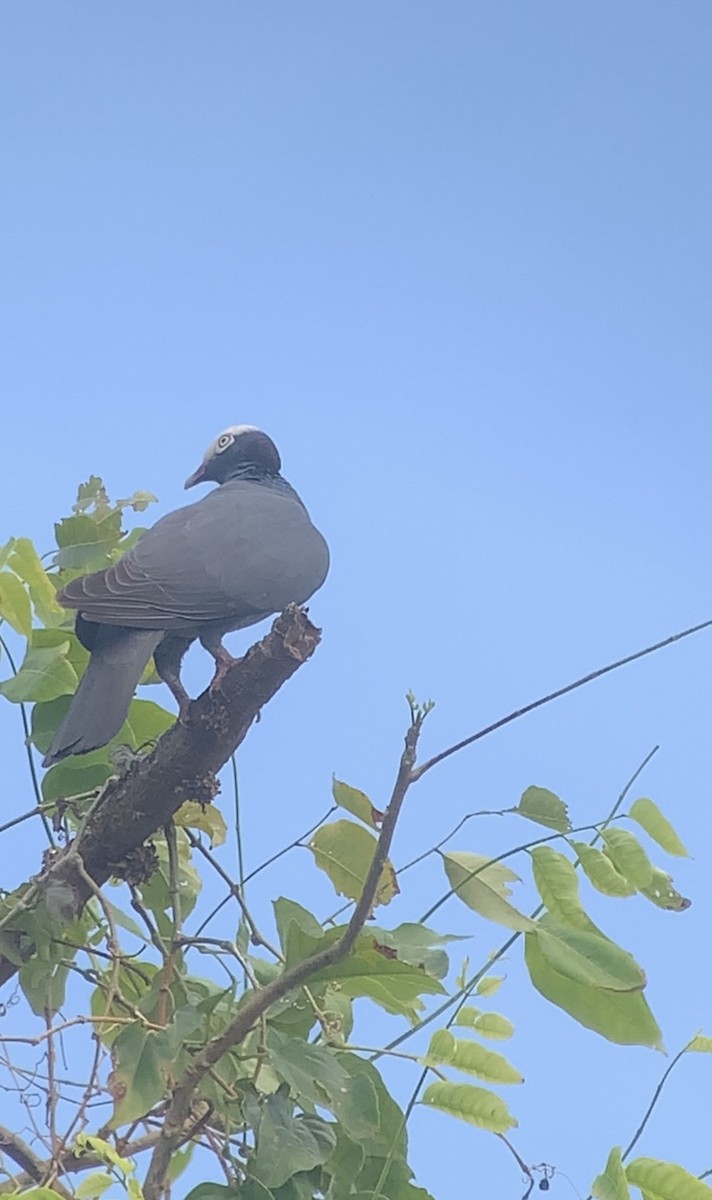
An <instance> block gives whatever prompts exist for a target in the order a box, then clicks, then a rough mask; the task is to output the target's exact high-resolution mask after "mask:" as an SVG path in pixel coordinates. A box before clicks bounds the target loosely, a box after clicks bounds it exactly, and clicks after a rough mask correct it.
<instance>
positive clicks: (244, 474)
mask: <svg viewBox="0 0 712 1200" xmlns="http://www.w3.org/2000/svg"><path fill="white" fill-rule="evenodd" d="M237 481H240V482H247V483H261V484H262V485H263V487H268V488H274V490H275V491H276V492H282V493H283V494H284V495H285V496H291V497H293V499H295V500H299V496H298V495H297V493H296V492H295V490H294V488H293V487H292V485H291V483H287V480H286V479H284V477H283V476H282V475H280V474H279V472H278V473H277V474H274V473H273V472H271V471H266V470H265V468H264V467H261V466H259V465H258V464H257V463H240V464H239V466H236V467H235V469H234V470H232V471H231V472H230V474H229V475H227V476H226V478H225V479H224V480H223V483H224V484H225V483H236V482H237ZM299 503H300V504H301V500H299Z"/></svg>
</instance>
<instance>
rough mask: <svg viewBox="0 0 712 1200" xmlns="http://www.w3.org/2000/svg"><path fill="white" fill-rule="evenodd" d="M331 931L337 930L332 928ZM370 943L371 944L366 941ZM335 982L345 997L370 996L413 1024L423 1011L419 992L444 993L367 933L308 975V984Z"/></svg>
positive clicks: (421, 973)
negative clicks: (350, 948)
mask: <svg viewBox="0 0 712 1200" xmlns="http://www.w3.org/2000/svg"><path fill="white" fill-rule="evenodd" d="M333 933H334V934H338V933H340V931H339V930H334V931H333ZM369 943H370V944H369ZM321 981H325V982H328V983H335V982H338V983H339V986H340V988H341V991H342V992H344V993H345V994H346V995H347V996H350V997H352V998H353V997H355V996H369V997H370V998H371V999H372V1000H374V1001H375V1002H376V1004H378V1005H380V1006H381V1008H385V1010H386V1012H390V1013H394V1014H397V1015H401V1016H405V1017H407V1018H408V1020H410V1021H412V1022H413V1023H414V1024H415V1022H416V1021H417V1019H418V1014H419V1013H420V1012H421V1011H422V1008H423V1003H422V1001H421V1000H420V999H419V997H420V996H421V995H431V996H438V995H444V993H445V989H444V988H443V986H442V984H441V983H439V982H438V980H437V979H433V977H432V975H426V973H425V971H421V970H419V968H418V967H413V966H411V965H410V964H409V963H403V962H399V961H398V959H397V958H394V957H393V955H392V953H383V951H381V950H378V949H377V948H376V947H375V946H374V944H373V941H372V939H370V938H369V936H368V934H362V936H361V937H360V938H359V939H358V941H357V943H356V948H355V950H354V951H353V953H351V954H349V955H348V956H347V957H346V958H342V959H340V960H339V962H336V963H334V964H333V966H330V967H323V968H322V969H321V970H320V971H317V972H315V974H314V975H312V976H311V979H310V984H309V986H310V987H311V985H312V984H313V983H318V982H321Z"/></svg>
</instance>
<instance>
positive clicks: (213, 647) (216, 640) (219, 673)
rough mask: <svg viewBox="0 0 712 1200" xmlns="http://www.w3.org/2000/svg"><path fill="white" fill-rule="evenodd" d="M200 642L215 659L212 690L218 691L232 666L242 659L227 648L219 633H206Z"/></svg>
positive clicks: (211, 683)
mask: <svg viewBox="0 0 712 1200" xmlns="http://www.w3.org/2000/svg"><path fill="white" fill-rule="evenodd" d="M200 642H201V645H203V646H204V647H205V649H206V650H207V651H208V654H212V656H213V658H214V659H215V674H214V675H213V677H212V679H211V680H210V691H211V692H217V691H218V690H219V688H220V685H221V683H222V681H223V679H224V678H225V676H226V675H227V673H228V671H229V670H230V667H233V666H234V665H235V663H237V662H239V661H240V659H239V658H234V657H233V655H232V654H230V651H229V650H226V649H225V647H224V646H223V644H222V637H221V636H220V635H219V634H213V633H210V634H204V635H203V636H202V637H201V639H200Z"/></svg>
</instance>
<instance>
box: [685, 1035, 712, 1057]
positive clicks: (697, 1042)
mask: <svg viewBox="0 0 712 1200" xmlns="http://www.w3.org/2000/svg"><path fill="white" fill-rule="evenodd" d="M685 1049H686V1050H689V1051H690V1053H695V1054H712V1037H705V1035H704V1034H703V1033H697V1034H695V1036H694V1037H693V1039H692V1041H691V1042H689V1043H688V1044H687V1046H686V1047H685Z"/></svg>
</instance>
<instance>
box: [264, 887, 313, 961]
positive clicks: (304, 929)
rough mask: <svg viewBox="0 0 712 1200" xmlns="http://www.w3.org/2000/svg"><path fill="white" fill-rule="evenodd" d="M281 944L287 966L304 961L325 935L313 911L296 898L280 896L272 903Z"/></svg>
mask: <svg viewBox="0 0 712 1200" xmlns="http://www.w3.org/2000/svg"><path fill="white" fill-rule="evenodd" d="M272 907H273V909H274V916H275V921H276V923H277V933H278V934H279V944H280V946H281V947H282V951H283V953H284V958H285V961H286V964H287V966H289V967H291V966H292V965H293V964H294V963H295V962H302V960H303V959H305V958H308V957H309V955H310V954H313V953H314V951H315V950H316V948H317V945H318V944H319V942H320V941H321V939H322V938H323V936H324V930H323V929H322V927H321V925H320V924H319V922H318V921H317V919H316V917H315V916H313V915H312V913H310V912H308V911H307V909H306V908H302V906H301V904H297V902H296V900H288V899H287V897H286V896H280V897H279V899H278V900H275V901H274V904H273V905H272Z"/></svg>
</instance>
